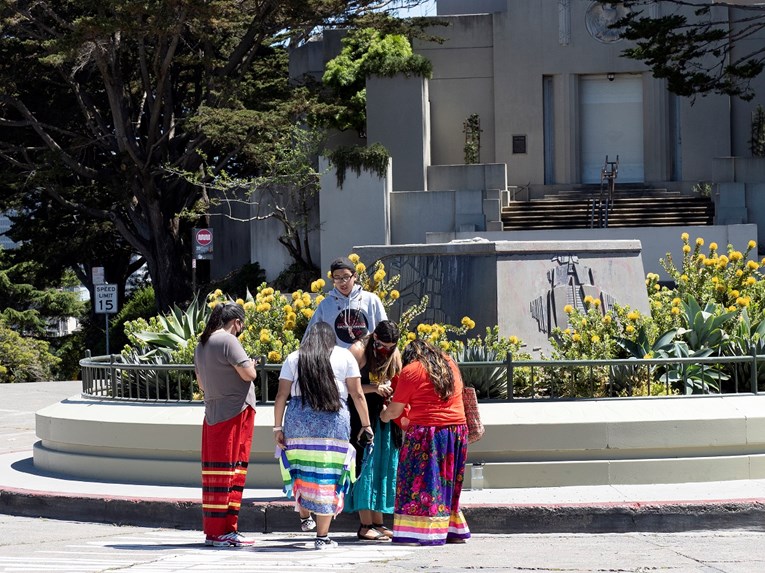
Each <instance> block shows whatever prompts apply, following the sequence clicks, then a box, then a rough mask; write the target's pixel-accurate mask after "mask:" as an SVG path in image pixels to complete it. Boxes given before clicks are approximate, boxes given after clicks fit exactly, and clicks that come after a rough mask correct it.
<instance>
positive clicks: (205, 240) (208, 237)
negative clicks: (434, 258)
mask: <svg viewBox="0 0 765 573" xmlns="http://www.w3.org/2000/svg"><path fill="white" fill-rule="evenodd" d="M212 240H213V237H212V233H211V232H210V230H209V229H199V230H198V231H197V244H199V245H201V246H202V247H206V246H207V245H209V244H210V243H212Z"/></svg>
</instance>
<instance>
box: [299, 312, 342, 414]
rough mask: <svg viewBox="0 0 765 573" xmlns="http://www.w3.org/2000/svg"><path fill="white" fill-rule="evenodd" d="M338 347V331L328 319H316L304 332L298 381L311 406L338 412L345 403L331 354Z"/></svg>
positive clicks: (325, 410)
mask: <svg viewBox="0 0 765 573" xmlns="http://www.w3.org/2000/svg"><path fill="white" fill-rule="evenodd" d="M334 347H335V332H334V330H332V327H331V326H330V325H329V324H327V323H326V322H317V323H316V324H314V325H313V326H312V327H311V328H310V329H308V331H307V332H306V334H305V338H304V339H303V342H301V344H300V351H299V352H298V371H297V377H298V384H299V385H300V394H301V395H302V397H303V406H305V403H306V402H307V403H308V405H309V406H310V407H311V409H313V410H316V411H319V412H337V411H339V410H340V408H341V407H342V404H341V402H340V391H339V390H338V389H337V384H336V383H335V373H334V371H333V370H332V363H331V362H330V360H329V355H330V354H331V353H332V349H333V348H334Z"/></svg>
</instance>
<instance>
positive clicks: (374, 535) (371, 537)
mask: <svg viewBox="0 0 765 573" xmlns="http://www.w3.org/2000/svg"><path fill="white" fill-rule="evenodd" d="M362 529H366V530H367V532H366V534H365V535H362V534H361V530H362ZM356 537H358V538H359V539H360V540H361V541H388V536H387V535H385V534H384V533H381V532H380V531H377V529H375V527H374V525H367V524H365V523H362V524H361V525H360V526H359V530H358V531H357V532H356Z"/></svg>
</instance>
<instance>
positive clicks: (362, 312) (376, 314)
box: [306, 257, 388, 348]
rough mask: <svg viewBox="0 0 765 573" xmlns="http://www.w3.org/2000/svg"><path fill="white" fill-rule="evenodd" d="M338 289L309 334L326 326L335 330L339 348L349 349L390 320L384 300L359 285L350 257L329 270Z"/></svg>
mask: <svg viewBox="0 0 765 573" xmlns="http://www.w3.org/2000/svg"><path fill="white" fill-rule="evenodd" d="M329 270H330V274H331V275H332V282H333V284H334V285H335V288H333V289H332V291H331V292H330V293H329V294H328V295H327V296H326V297H325V298H324V300H323V301H321V303H320V304H319V306H318V308H317V309H316V312H314V313H313V316H312V317H311V320H310V321H309V322H308V327H307V328H306V332H307V331H308V329H310V328H311V326H312V325H313V324H314V323H316V322H326V323H328V324H329V325H330V326H332V328H334V330H335V338H336V339H337V345H338V346H342V347H343V348H348V347H349V346H350V345H351V344H353V342H354V341H355V340H357V339H359V338H361V337H362V336H365V335H366V334H368V333H370V332H372V331H374V329H375V327H376V326H377V323H378V322H380V321H381V320H387V319H388V315H387V314H386V313H385V308H384V307H383V304H382V301H381V300H380V297H378V296H377V295H376V294H375V293H373V292H369V291H365V290H364V289H363V288H361V286H359V285H357V284H356V279H357V278H358V275H357V274H356V266H355V265H354V264H353V262H352V261H351V260H350V259H349V258H347V257H340V258H339V259H335V260H334V261H332V264H331V265H330V267H329Z"/></svg>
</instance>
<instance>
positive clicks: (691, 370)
mask: <svg viewBox="0 0 765 573" xmlns="http://www.w3.org/2000/svg"><path fill="white" fill-rule="evenodd" d="M689 298H692V297H689ZM694 302H695V301H694ZM696 306H697V307H698V305H696ZM701 312H706V311H701V309H698V310H697V312H696V313H695V314H694V315H693V316H694V318H695V317H697V316H698V315H699V313H701ZM716 318H719V317H715V316H713V315H710V316H708V317H705V318H701V319H699V320H698V321H697V322H696V326H697V327H698V328H699V332H698V333H696V335H695V336H694V337H693V338H692V340H693V341H694V343H696V344H700V343H701V341H706V342H709V341H716V340H718V336H720V338H719V340H722V337H721V336H722V335H721V334H720V335H718V334H717V332H716V329H717V330H719V324H718V325H717V326H715V325H716V324H717V323H716V321H715V319H716ZM691 324H693V322H691ZM687 332H689V330H688V329H671V330H668V331H667V332H665V333H664V334H662V335H661V336H659V338H658V339H657V340H656V342H654V343H653V344H651V343H650V341H649V339H648V336H647V334H646V332H645V328H641V329H640V330H639V331H638V335H637V337H636V338H635V340H634V341H632V340H628V339H625V338H618V339H617V340H616V343H617V344H618V345H619V346H620V347H621V348H623V349H624V350H625V351H626V352H627V353H629V355H630V356H632V357H634V358H706V357H708V356H711V355H712V354H714V353H715V350H716V349H715V348H709V347H705V346H704V345H703V344H701V347H700V348H695V349H694V348H691V347H690V346H689V344H688V343H687V342H686V341H685V340H680V339H679V338H678V337H679V336H680V335H682V334H685V333H687ZM638 368H639V367H638V366H637V365H636V366H629V365H627V366H615V367H613V368H612V377H613V385H614V387H615V388H616V389H617V392H615V393H618V390H619V388H620V386H621V387H623V386H625V384H626V383H632V382H633V381H634V380H635V379H636V378H637V374H638V372H637V369H638ZM648 371H649V373H650V376H649V378H650V379H653V380H654V381H655V382H658V383H660V384H663V385H665V386H666V387H668V388H669V389H671V390H675V391H679V392H682V393H684V394H711V393H718V392H719V391H720V385H721V383H722V382H724V381H726V380H728V378H729V376H728V374H726V373H725V372H723V371H721V370H719V369H718V368H716V367H714V366H706V365H704V364H693V363H682V364H668V365H654V366H649V367H648ZM649 394H650V392H649Z"/></svg>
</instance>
